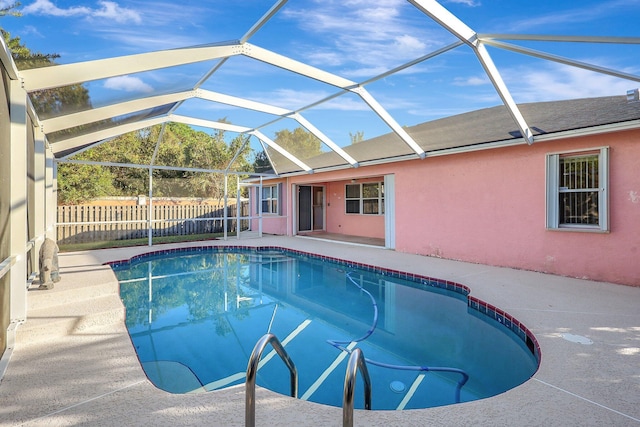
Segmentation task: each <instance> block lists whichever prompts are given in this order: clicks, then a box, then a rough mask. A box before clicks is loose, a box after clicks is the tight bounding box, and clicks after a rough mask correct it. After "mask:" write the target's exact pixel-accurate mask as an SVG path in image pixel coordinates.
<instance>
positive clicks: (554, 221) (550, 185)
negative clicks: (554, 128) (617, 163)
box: [546, 147, 609, 232]
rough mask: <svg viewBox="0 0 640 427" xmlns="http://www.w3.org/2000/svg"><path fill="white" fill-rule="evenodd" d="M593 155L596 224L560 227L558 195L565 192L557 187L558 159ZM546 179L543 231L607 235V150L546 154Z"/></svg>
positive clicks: (558, 175)
mask: <svg viewBox="0 0 640 427" xmlns="http://www.w3.org/2000/svg"><path fill="white" fill-rule="evenodd" d="M594 154H595V155H597V156H598V181H599V182H598V189H597V190H598V224H597V225H596V224H562V223H560V194H561V193H562V192H565V191H567V190H566V189H564V188H561V187H560V159H562V158H573V157H580V156H585V155H594ZM546 175H547V185H546V187H547V205H546V228H547V229H548V230H563V231H591V232H608V231H609V147H597V148H591V149H585V150H575V151H565V152H560V153H550V154H547V167H546Z"/></svg>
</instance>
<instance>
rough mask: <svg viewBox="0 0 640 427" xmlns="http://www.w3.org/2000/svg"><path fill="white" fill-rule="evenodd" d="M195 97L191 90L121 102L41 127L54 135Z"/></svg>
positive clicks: (46, 123) (44, 122) (45, 121)
mask: <svg viewBox="0 0 640 427" xmlns="http://www.w3.org/2000/svg"><path fill="white" fill-rule="evenodd" d="M194 96H195V92H194V91H191V90H190V91H184V92H177V93H172V94H167V95H158V96H150V97H147V98H139V99H134V100H131V101H126V102H121V103H118V104H112V105H107V106H104V107H99V108H93V109H91V110H87V111H81V112H78V113H72V114H66V115H64V116H59V117H53V118H51V119H47V120H43V121H42V122H41V126H42V130H43V131H44V132H45V133H52V132H57V131H59V130H63V129H69V128H72V127H76V126H82V125H85V124H88V123H94V122H99V121H101V120H108V119H112V118H115V117H118V116H122V115H125V114H131V113H135V112H137V111H142V110H146V109H149V108H154V107H158V106H161V105H166V104H171V103H173V102H179V101H183V100H185V99H189V98H193V97H194Z"/></svg>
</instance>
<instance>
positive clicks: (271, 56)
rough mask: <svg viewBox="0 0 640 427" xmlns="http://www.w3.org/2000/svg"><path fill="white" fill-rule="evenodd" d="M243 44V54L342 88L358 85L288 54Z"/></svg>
mask: <svg viewBox="0 0 640 427" xmlns="http://www.w3.org/2000/svg"><path fill="white" fill-rule="evenodd" d="M242 46H243V50H242V54H243V55H245V56H248V57H249V58H253V59H257V60H258V61H262V62H265V63H267V64H271V65H274V66H276V67H279V68H283V69H285V70H288V71H291V72H293V73H296V74H300V75H302V76H305V77H309V78H311V79H314V80H318V81H320V82H323V83H326V84H329V85H332V86H336V87H339V88H342V89H349V88H351V87H354V86H355V85H356V82H353V81H351V80H348V79H345V78H342V77H339V76H336V75H335V74H331V73H329V72H327V71H323V70H320V69H318V68H316V67H312V66H311V65H307V64H304V63H302V62H299V61H296V60H294V59H291V58H287V57H286V56H283V55H279V54H277V53H274V52H271V51H269V50H267V49H263V48H261V47H258V46H255V45H252V44H250V43H245V44H243V45H242Z"/></svg>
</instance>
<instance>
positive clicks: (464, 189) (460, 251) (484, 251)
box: [396, 131, 640, 285]
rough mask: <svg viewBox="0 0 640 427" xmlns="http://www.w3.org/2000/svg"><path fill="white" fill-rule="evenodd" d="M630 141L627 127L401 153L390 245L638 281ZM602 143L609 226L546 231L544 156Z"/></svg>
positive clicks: (639, 204)
mask: <svg viewBox="0 0 640 427" xmlns="http://www.w3.org/2000/svg"><path fill="white" fill-rule="evenodd" d="M638 141H640V132H637V131H636V132H626V133H621V134H618V137H617V140H615V139H614V138H613V135H608V136H597V137H596V136H593V137H588V138H581V139H579V140H578V139H573V140H571V139H568V140H566V141H563V142H554V143H540V144H534V145H533V146H530V147H528V146H519V147H512V148H505V149H500V150H487V151H483V152H476V153H467V154H460V155H454V156H445V157H441V158H437V159H426V160H424V161H422V162H408V163H407V165H406V167H403V168H402V169H401V170H400V171H399V172H398V173H397V174H396V198H397V206H396V216H397V217H396V227H397V229H396V249H397V250H399V251H403V252H411V253H420V254H425V255H435V256H440V257H443V258H450V259H460V260H465V261H471V262H479V263H484V264H490V265H500V266H509V267H516V268H523V269H527V270H535V271H543V272H549V273H555V274H560V275H567V276H572V277H584V278H589V279H594V280H607V281H612V282H617V283H627V284H634V285H640V263H639V262H638V261H639V259H640V200H638V198H637V197H635V196H634V194H640V173H639V171H640V144H639V143H638ZM604 145H609V146H610V198H609V201H610V229H611V232H610V233H592V232H575V231H550V230H546V229H545V155H546V154H547V153H549V152H557V151H568V150H576V149H587V148H593V147H599V146H604ZM407 206H413V209H406V207H407ZM416 212H418V213H416Z"/></svg>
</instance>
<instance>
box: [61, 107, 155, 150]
mask: <svg viewBox="0 0 640 427" xmlns="http://www.w3.org/2000/svg"><path fill="white" fill-rule="evenodd" d="M166 120H167V117H166V116H162V117H154V118H152V119H147V120H143V121H139V122H134V123H126V124H122V125H120V126H114V127H111V128H109V129H103V130H100V131H96V132H91V133H88V134H86V135H79V136H75V137H70V138H67V139H62V140H60V141H58V142H54V143H51V150H52V151H53V153H54V155H55V154H58V153H61V152H63V151H67V150H73V149H74V148H78V147H82V146H84V145H87V144H91V143H94V142H98V141H102V140H103V139H109V138H114V137H116V136H119V135H122V134H125V133H127V132H133V131H136V130H140V129H144V128H146V127H150V126H154V125H157V124H161V123H163V122H164V121H166Z"/></svg>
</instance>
